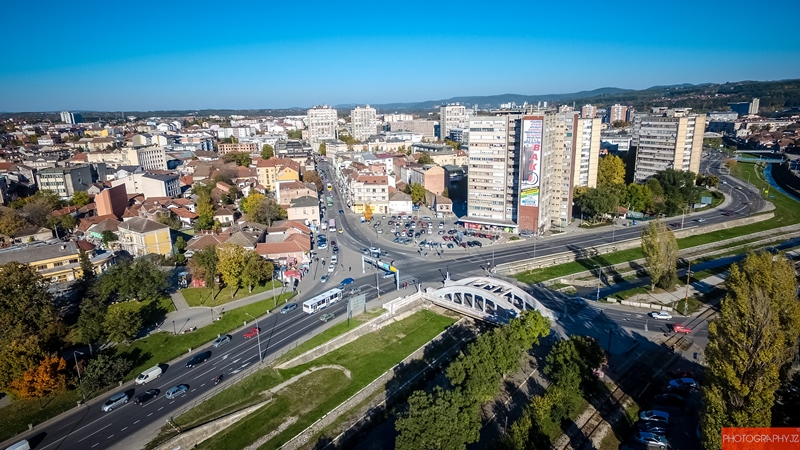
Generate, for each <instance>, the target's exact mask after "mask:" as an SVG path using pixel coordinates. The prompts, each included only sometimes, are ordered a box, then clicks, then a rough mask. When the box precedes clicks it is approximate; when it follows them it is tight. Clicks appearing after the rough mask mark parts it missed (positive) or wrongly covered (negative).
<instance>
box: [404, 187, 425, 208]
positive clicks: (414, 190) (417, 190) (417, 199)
mask: <svg viewBox="0 0 800 450" xmlns="http://www.w3.org/2000/svg"><path fill="white" fill-rule="evenodd" d="M408 187H409V190H410V192H409V194H411V201H412V202H414V203H415V204H417V205H419V204H421V203H422V202H423V201H425V187H424V186H423V185H421V184H418V183H411V184H410V185H408Z"/></svg>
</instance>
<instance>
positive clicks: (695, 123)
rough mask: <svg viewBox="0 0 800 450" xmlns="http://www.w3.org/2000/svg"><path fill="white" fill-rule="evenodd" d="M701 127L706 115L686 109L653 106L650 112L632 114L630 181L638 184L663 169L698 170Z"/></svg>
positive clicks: (702, 128)
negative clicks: (633, 162)
mask: <svg viewBox="0 0 800 450" xmlns="http://www.w3.org/2000/svg"><path fill="white" fill-rule="evenodd" d="M705 126H706V115H705V114H692V113H690V112H689V108H684V109H666V108H662V109H655V108H654V111H653V113H652V114H636V115H634V118H633V139H632V142H631V145H633V146H636V170H635V171H634V174H633V179H634V181H636V182H638V183H642V182H644V181H646V180H647V179H648V178H650V177H652V176H653V175H655V174H656V173H657V172H660V171H662V170H666V169H675V170H688V171H691V172H694V173H698V171H699V170H700V156H701V153H702V151H703V133H705Z"/></svg>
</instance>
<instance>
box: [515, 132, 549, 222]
mask: <svg viewBox="0 0 800 450" xmlns="http://www.w3.org/2000/svg"><path fill="white" fill-rule="evenodd" d="M543 126H544V121H543V120H541V119H524V120H523V121H522V165H521V166H520V196H519V198H520V201H519V203H520V206H537V207H538V206H539V178H540V176H541V171H540V169H541V168H540V162H541V160H542V128H543Z"/></svg>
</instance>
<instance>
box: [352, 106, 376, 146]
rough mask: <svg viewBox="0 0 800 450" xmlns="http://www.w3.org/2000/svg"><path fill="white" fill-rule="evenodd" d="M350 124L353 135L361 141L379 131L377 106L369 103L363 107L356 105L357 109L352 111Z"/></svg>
mask: <svg viewBox="0 0 800 450" xmlns="http://www.w3.org/2000/svg"><path fill="white" fill-rule="evenodd" d="M350 126H351V127H352V135H353V137H354V138H355V139H358V141H359V142H363V141H365V140H367V138H368V137H370V136H372V135H374V134H376V133H377V132H378V115H377V112H376V111H375V108H372V107H370V106H369V105H367V106H365V107H363V108H362V107H360V106H356V109H354V110H352V111H351V112H350Z"/></svg>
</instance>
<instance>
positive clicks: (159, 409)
mask: <svg viewBox="0 0 800 450" xmlns="http://www.w3.org/2000/svg"><path fill="white" fill-rule="evenodd" d="M173 403H175V400H173V401H171V402H169V404H170V405H171V404H173ZM162 409H164V407H163V406H162V407H161V408H158V409H157V410H156V412H158V411H161V410H162Z"/></svg>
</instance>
